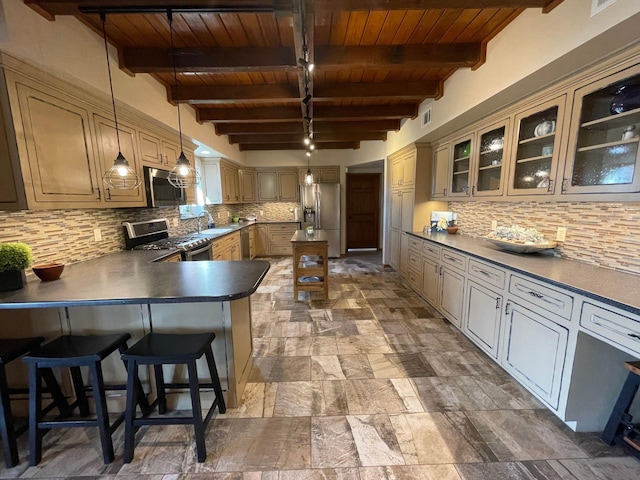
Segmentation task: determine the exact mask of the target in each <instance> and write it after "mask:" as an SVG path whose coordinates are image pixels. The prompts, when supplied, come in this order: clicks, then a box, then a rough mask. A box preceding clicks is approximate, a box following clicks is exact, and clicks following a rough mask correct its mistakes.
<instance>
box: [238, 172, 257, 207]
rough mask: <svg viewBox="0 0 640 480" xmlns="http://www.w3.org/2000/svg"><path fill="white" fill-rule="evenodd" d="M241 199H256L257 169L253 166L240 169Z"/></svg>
mask: <svg viewBox="0 0 640 480" xmlns="http://www.w3.org/2000/svg"><path fill="white" fill-rule="evenodd" d="M238 178H239V186H240V199H241V200H242V201H243V202H255V201H256V171H255V169H253V168H241V169H240V170H238Z"/></svg>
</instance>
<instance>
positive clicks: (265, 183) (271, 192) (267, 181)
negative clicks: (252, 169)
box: [257, 172, 278, 202]
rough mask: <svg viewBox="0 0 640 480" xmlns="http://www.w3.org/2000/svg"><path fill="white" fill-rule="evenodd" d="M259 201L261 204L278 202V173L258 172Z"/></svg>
mask: <svg viewBox="0 0 640 480" xmlns="http://www.w3.org/2000/svg"><path fill="white" fill-rule="evenodd" d="M257 177H258V201H259V202H275V201H277V200H278V195H277V184H278V174H277V172H258V174H257Z"/></svg>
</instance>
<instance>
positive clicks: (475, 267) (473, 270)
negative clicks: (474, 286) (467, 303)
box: [469, 258, 507, 288]
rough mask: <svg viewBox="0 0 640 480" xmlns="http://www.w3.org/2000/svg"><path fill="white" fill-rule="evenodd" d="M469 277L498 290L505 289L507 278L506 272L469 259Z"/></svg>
mask: <svg viewBox="0 0 640 480" xmlns="http://www.w3.org/2000/svg"><path fill="white" fill-rule="evenodd" d="M469 275H470V276H472V277H475V278H477V279H478V280H482V281H484V282H485V283H488V284H490V285H493V286H494V287H498V288H504V282H505V278H506V276H507V274H506V273H505V271H504V270H501V269H499V268H496V267H494V266H491V265H489V264H486V263H484V262H481V261H479V260H476V259H475V258H470V259H469Z"/></svg>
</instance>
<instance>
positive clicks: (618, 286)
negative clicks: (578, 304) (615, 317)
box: [407, 232, 640, 315]
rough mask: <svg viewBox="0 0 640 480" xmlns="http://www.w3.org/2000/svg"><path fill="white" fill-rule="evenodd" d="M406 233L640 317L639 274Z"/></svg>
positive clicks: (470, 240) (476, 241)
mask: <svg viewBox="0 0 640 480" xmlns="http://www.w3.org/2000/svg"><path fill="white" fill-rule="evenodd" d="M407 233H408V234H410V235H412V236H414V237H418V238H421V239H424V240H429V241H431V242H434V243H437V244H440V245H444V246H447V247H450V248H452V249H454V250H458V251H460V252H462V253H465V254H468V255H471V256H474V257H477V258H479V259H481V260H485V261H487V262H490V263H494V264H496V265H499V266H501V267H505V268H508V269H510V270H513V271H515V272H520V273H524V274H526V275H528V276H531V277H535V278H538V279H540V280H543V281H545V282H549V283H551V284H554V285H557V286H559V287H563V288H566V289H567V290H571V291H574V292H576V293H579V294H582V295H585V296H587V297H591V298H594V299H596V300H599V301H601V302H604V303H608V304H610V305H613V306H616V307H620V308H622V309H625V310H628V311H630V312H632V313H634V314H636V315H640V276H638V275H634V274H632V273H624V272H620V271H617V270H612V269H609V268H603V267H598V266H596V265H590V264H587V263H583V262H578V261H575V260H567V259H564V258H559V257H554V256H551V255H543V254H539V253H533V254H525V253H512V252H505V251H503V250H500V249H499V248H498V247H497V246H495V245H493V244H492V243H490V242H488V241H486V240H484V239H482V238H475V237H469V236H466V235H449V234H446V233H431V234H429V233H422V232H407Z"/></svg>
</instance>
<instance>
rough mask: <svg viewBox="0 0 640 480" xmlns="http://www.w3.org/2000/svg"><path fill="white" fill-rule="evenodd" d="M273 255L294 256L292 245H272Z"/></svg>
mask: <svg viewBox="0 0 640 480" xmlns="http://www.w3.org/2000/svg"><path fill="white" fill-rule="evenodd" d="M270 251H271V255H292V251H291V245H271V248H270Z"/></svg>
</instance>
